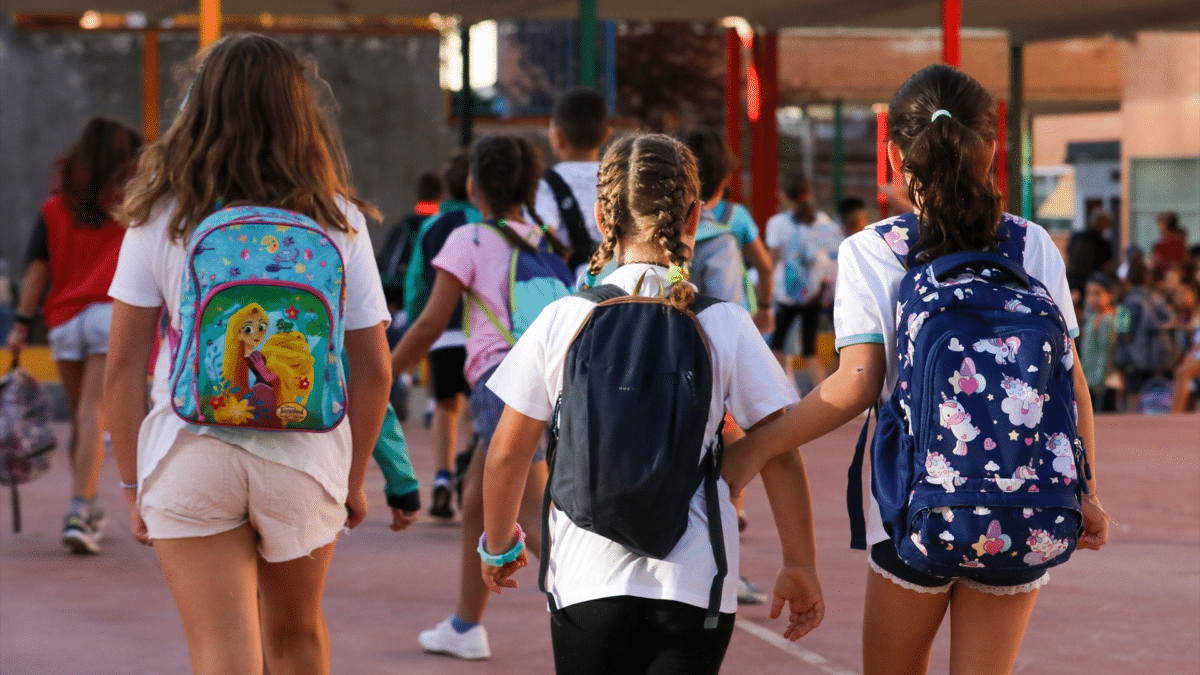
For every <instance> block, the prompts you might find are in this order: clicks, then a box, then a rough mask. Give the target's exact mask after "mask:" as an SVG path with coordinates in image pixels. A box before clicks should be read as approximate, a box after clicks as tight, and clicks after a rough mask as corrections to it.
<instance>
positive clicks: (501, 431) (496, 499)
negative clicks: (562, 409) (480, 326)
mask: <svg viewBox="0 0 1200 675" xmlns="http://www.w3.org/2000/svg"><path fill="white" fill-rule="evenodd" d="M545 433H546V423H545V422H543V421H541V420H537V419H534V418H532V417H527V416H525V415H522V414H521V413H519V412H517V411H516V410H515V409H514V408H512V407H511V406H508V405H506V406H504V413H503V414H502V415H501V416H500V423H499V424H498V425H497V426H496V433H495V435H494V436H492V444H491V445H490V446H488V454H487V464H485V465H484V469H483V527H484V532H486V533H487V547H486V550H487V552H488V553H490V554H492V555H498V554H500V553H503V552H505V551H507V550H509V549H511V548H512V547H513V545H514V544H515V543H516V537H515V533H516V523H517V512H518V511H519V510H520V508H521V495H522V494H523V493H524V491H525V479H526V477H527V476H528V475H529V464H530V463H531V462H532V461H533V455H534V453H535V452H537V447H538V443H540V442H541V440H542V436H543V435H544V434H545ZM542 517H543V518H544V517H546V515H545V514H543V515H542ZM542 545H543V546H545V545H546V544H545V543H543V544H542ZM528 562H529V558H528V556H527V555H526V552H525V551H522V552H521V555H520V556H518V557H517V559H516V560H514V561H513V562H511V563H509V564H507V565H505V566H503V567H492V566H490V565H488V564H486V563H484V562H482V561H481V562H480V568H481V570H482V574H483V582H484V583H485V584H487V587H488V589H490V590H492V591H493V592H496V593H500V592H501V591H502V589H504V588H516V587H517V582H516V581H515V580H513V579H510V578H509V577H510V576H512V575H513V573H514V572H516V571H517V570H519V569H521V568H522V567H524V566H525V565H527V564H528Z"/></svg>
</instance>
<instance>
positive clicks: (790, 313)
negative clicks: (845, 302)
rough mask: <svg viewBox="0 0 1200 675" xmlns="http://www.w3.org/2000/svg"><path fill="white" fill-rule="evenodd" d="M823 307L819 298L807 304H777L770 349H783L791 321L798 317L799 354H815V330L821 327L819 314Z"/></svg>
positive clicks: (779, 350) (780, 350) (778, 350)
mask: <svg viewBox="0 0 1200 675" xmlns="http://www.w3.org/2000/svg"><path fill="white" fill-rule="evenodd" d="M824 309H825V308H824V307H822V306H821V303H820V301H819V300H818V301H816V302H812V303H809V304H807V305H784V304H780V305H777V306H776V308H775V332H774V333H773V334H772V335H771V349H772V350H773V351H777V352H782V351H783V348H784V346H785V345H786V344H787V335H788V331H789V330H790V329H791V327H792V322H793V321H795V320H796V319H800V355H801V356H815V355H816V353H817V330H818V329H819V328H820V327H821V314H822V313H823V312H824Z"/></svg>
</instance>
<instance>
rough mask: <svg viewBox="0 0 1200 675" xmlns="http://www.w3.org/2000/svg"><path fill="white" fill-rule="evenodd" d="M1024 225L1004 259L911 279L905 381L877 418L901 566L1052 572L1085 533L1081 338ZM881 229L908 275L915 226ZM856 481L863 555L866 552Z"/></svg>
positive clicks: (1013, 233) (877, 450) (1006, 246)
mask: <svg viewBox="0 0 1200 675" xmlns="http://www.w3.org/2000/svg"><path fill="white" fill-rule="evenodd" d="M1025 227H1026V221H1024V220H1023V219H1020V218H1016V217H1015V216H1011V215H1008V214H1005V216H1004V220H1003V222H1002V224H1001V227H1000V230H999V232H998V234H999V236H1000V238H1001V242H1000V244H999V245H998V247H997V250H996V251H995V252H994V253H984V252H963V253H954V254H950V255H945V256H942V257H940V258H937V259H936V260H933V261H932V262H930V263H927V264H924V265H920V266H916V267H914V268H912V269H909V270H908V272H907V273H906V274H905V276H904V277H903V279H902V281H901V282H900V284H901V285H900V293H899V300H898V303H897V304H898V306H897V313H896V318H897V331H896V344H894V345H891V346H889V347H888V348H891V349H895V350H897V351H896V353H897V356H898V357H899V366H900V372H899V379H898V381H897V386H896V388H895V389H894V391H893V393H892V396H891V398H890V399H889V400H888V401H887V402H886V403H885V404H884V405H883V406H882V407H881V409H880V410H879V414H878V417H879V421H878V424H877V427H876V430H875V437H874V440H873V442H872V449H871V457H872V464H871V467H872V481H871V489H872V493H873V495H874V496H875V500H876V502H877V503H878V504H879V509H880V514H881V516H882V519H883V525H884V529H885V530H886V531H887V533H888V535H889V537H890V538H891V539H892V541H893V542H894V543H895V545H896V550H897V552H898V553H899V555H900V558H901V559H902V560H904V561H905V562H906V563H907V564H908V565H910V566H911V567H913V568H916V569H918V570H921V571H923V572H925V573H927V574H932V575H935V576H941V577H955V576H962V575H964V574H966V573H967V572H969V573H970V574H971V576H972V577H975V578H987V577H989V576H1003V575H1006V574H1011V573H1012V572H1014V571H1017V570H1029V569H1038V568H1044V567H1051V566H1053V565H1058V564H1060V563H1062V562H1063V561H1065V560H1066V559H1067V558H1068V557H1069V556H1070V555H1071V553H1072V552H1073V551H1074V550H1075V545H1076V541H1077V539H1078V538H1079V536H1080V535H1081V534H1082V532H1083V518H1082V512H1081V510H1080V499H1081V497H1082V492H1083V491H1084V490H1085V489H1086V487H1085V486H1086V481H1085V480H1081V477H1086V476H1087V475H1088V467H1087V464H1086V456H1085V454H1084V451H1083V446H1082V443H1081V441H1080V439H1079V437H1078V435H1077V432H1076V430H1077V425H1078V415H1077V410H1076V408H1075V390H1074V380H1073V378H1072V368H1073V366H1074V362H1075V361H1074V355H1073V353H1072V349H1071V339H1070V337H1069V335H1068V332H1067V326H1066V321H1065V319H1064V318H1063V316H1062V313H1061V312H1060V311H1059V309H1058V307H1057V306H1056V305H1055V304H1054V301H1053V299H1052V298H1051V297H1050V293H1049V292H1048V291H1047V290H1046V288H1045V286H1044V285H1042V283H1041V282H1040V281H1038V280H1037V279H1034V278H1033V277H1031V276H1029V275H1028V274H1027V273H1026V271H1025V269H1024V267H1023V265H1022V258H1023V254H1024V245H1025V244H1024V229H1025ZM874 228H875V231H876V233H877V234H879V235H880V236H881V237H883V238H884V239H885V240H886V241H887V242H888V243H889V246H890V247H891V248H892V251H893V252H894V253H895V254H896V257H897V258H898V259H899V260H900V262H901V264H902V265H905V267H906V268H907V266H908V263H909V261H912V260H915V255H914V254H915V251H911V250H910V249H909V243H910V242H916V241H918V239H919V238H918V236H917V235H918V229H917V228H918V223H917V219H916V216H914V215H913V214H906V215H903V216H898V217H896V218H892V219H890V220H886V221H883V222H881V223H879V224H877V225H875V226H874ZM865 432H866V429H865V428H864V435H863V437H862V438H861V439H860V443H859V448H858V454H857V455H856V459H855V461H856V468H858V469H861V458H862V455H863V453H864V449H865V441H866V436H865ZM855 475H859V476H861V471H859V472H858V474H854V473H853V472H852V478H851V485H850V490H849V492H848V495H847V498H848V503H849V504H851V505H852V506H851V511H852V513H851V522H852V530H853V533H852V534H853V539H854V540H853V543H852V545H854V546H855V547H856V548H865V547H866V537H865V534H866V533H865V527H864V526H863V518H862V515H861V507H860V510H859V512H858V513H855V512H854V508H853V505H854V504H856V503H857V504H861V500H858V501H857V502H856V501H855V496H856V495H861V491H860V490H861V487H860V486H859V485H858V484H857V481H860V480H861V479H855V478H854V477H853V476H855ZM856 490H859V491H858V492H856Z"/></svg>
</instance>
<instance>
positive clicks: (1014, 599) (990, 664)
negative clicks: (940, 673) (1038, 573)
mask: <svg viewBox="0 0 1200 675" xmlns="http://www.w3.org/2000/svg"><path fill="white" fill-rule="evenodd" d="M1037 596H1038V592H1037V590H1032V591H1029V592H1026V593H1017V594H1015V595H992V594H991V593H985V592H983V591H979V590H976V589H974V588H970V587H967V586H964V585H963V584H955V586H954V597H953V598H952V599H951V600H950V674H951V675H1008V674H1009V673H1011V672H1012V669H1013V665H1014V664H1016V662H1017V653H1018V652H1019V651H1020V650H1021V640H1022V639H1023V638H1024V637H1025V628H1026V627H1027V626H1028V625H1029V616H1030V614H1032V613H1033V605H1034V603H1035V602H1037Z"/></svg>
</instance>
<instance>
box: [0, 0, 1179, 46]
mask: <svg viewBox="0 0 1200 675" xmlns="http://www.w3.org/2000/svg"><path fill="white" fill-rule="evenodd" d="M962 4H963V12H962V14H963V27H964V28H991V29H1000V30H1006V31H1008V32H1009V35H1010V36H1011V37H1012V39H1013V40H1015V41H1019V42H1031V41H1038V40H1057V39H1065V38H1071V37H1081V36H1089V35H1097V34H1101V33H1118V34H1130V33H1132V32H1134V31H1137V30H1147V29H1173V30H1200V11H1198V10H1197V5H1196V0H1090V1H1086V2H1085V1H1082V0H1057V1H1055V2H1046V1H1045V0H1002V1H1000V2H997V1H996V0H963V3H962ZM197 5H198V3H197V1H196V0H0V10H3V11H8V12H28V13H64V14H65V13H78V14H82V13H83V12H86V11H89V10H97V11H104V12H134V11H140V12H145V13H146V15H147V17H149V18H150V19H151V20H155V19H158V18H163V17H167V16H171V15H174V14H180V13H189V12H195V11H197ZM222 10H223V11H224V12H225V13H226V14H243V15H247V14H248V15H254V14H259V13H261V12H267V13H273V14H290V15H297V14H316V15H326V16H328V15H337V14H357V15H375V16H381V15H398V14H399V15H411V16H421V15H427V14H431V13H435V12H436V13H441V14H458V15H461V16H462V17H463V18H464V19H465V20H467V21H468V22H475V21H481V20H484V19H505V18H564V17H572V16H576V15H577V14H578V12H579V0H223V2H222ZM597 11H598V14H599V16H600V17H602V18H605V17H607V18H623V19H668V20H669V19H712V18H715V17H723V16H730V15H736V16H744V17H746V18H747V19H748V20H749V21H750V22H751V23H752V24H756V25H762V26H767V27H771V28H788V27H806V28H820V27H836V26H840V27H850V28H926V27H935V26H940V25H941V2H940V0H886V1H885V0H669V1H664V0H597Z"/></svg>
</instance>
